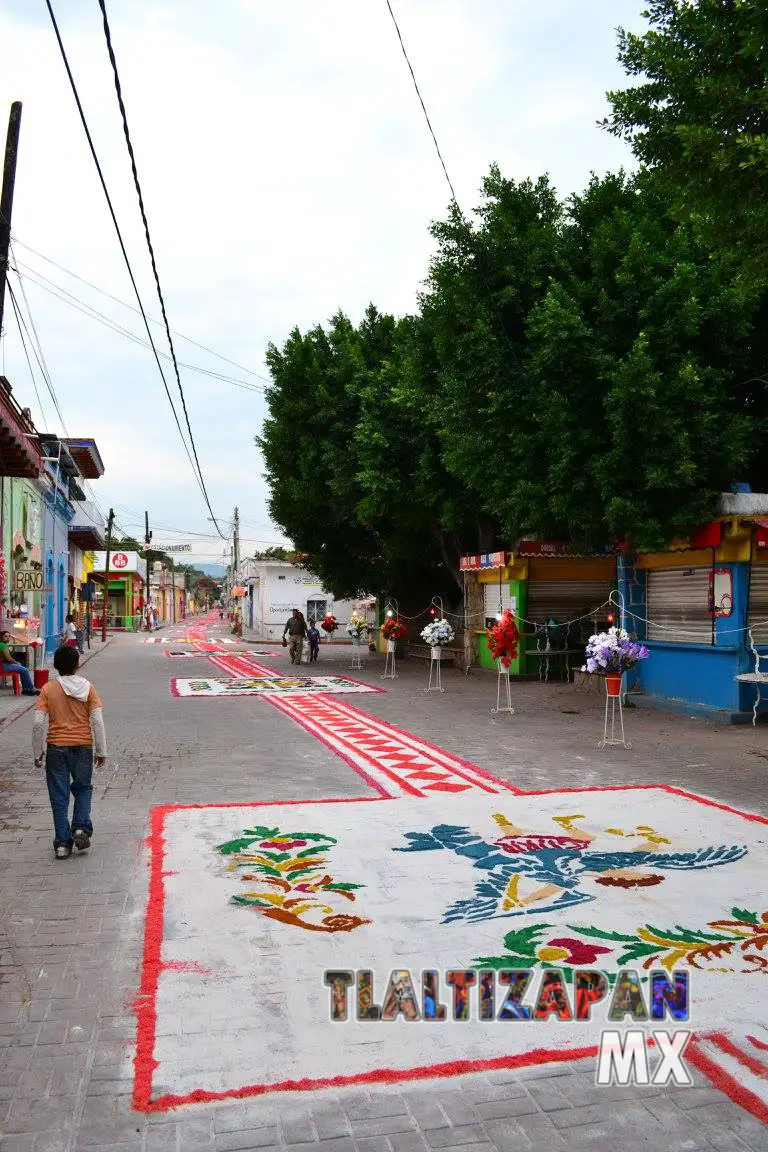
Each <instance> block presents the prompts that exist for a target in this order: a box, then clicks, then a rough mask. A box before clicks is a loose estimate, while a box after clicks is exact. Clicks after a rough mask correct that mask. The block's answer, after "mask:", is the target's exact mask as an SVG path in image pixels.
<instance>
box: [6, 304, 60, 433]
mask: <svg viewBox="0 0 768 1152" xmlns="http://www.w3.org/2000/svg"><path fill="white" fill-rule="evenodd" d="M7 287H8V292H9V294H10V297H11V300H12V301H15V296H14V293H13V289H12V288H11V285H10V284H8V285H7ZM24 303H25V304H27V312H29V304H28V303H27V300H26V297H25V300H24ZM15 307H16V310H17V316H18V317H19V318H20V319H21V324H22V327H23V328H24V331H25V332H26V334H27V339H28V340H29V346H30V348H31V349H32V354H33V356H34V357H35V360H37V366H38V368H39V369H40V375H41V376H42V377H43V380H44V382H45V386H46V388H47V389H48V394H49V395H50V397H51V400H52V401H53V406H54V408H55V410H56V413H57V415H58V417H59V420H60V421H61V427H62V431H63V432H64V435H65V436H68V435H69V433H68V432H67V426H66V424H65V422H64V417H63V416H62V414H61V408H60V407H59V401H58V399H57V396H56V390H55V389H54V387H53V381H52V379H51V377H50V374H49V373H48V370H47V366H46V367H44V366H43V365H44V364H45V356H44V355H43V350H42V348H41V347H40V342H39V340H38V341H37V344H38V347H37V348H36V347H35V342H34V341H33V339H32V337H31V336H30V334H29V329H28V328H27V324H26V321H25V319H24V317H23V316H22V314H21V309H20V308H19V307H18V303H17V302H16V303H15ZM29 321H30V324H31V325H32V328H33V331H35V337H37V331H36V330H35V328H34V323H33V321H32V315H31V313H30V316H29ZM41 412H42V408H41Z"/></svg>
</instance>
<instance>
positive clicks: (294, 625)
mask: <svg viewBox="0 0 768 1152" xmlns="http://www.w3.org/2000/svg"><path fill="white" fill-rule="evenodd" d="M306 635H307V625H306V621H305V620H304V617H303V616H302V614H301V612H299V610H298V608H294V610H293V614H292V615H291V618H290V620H289V621H288V623H287V624H286V626H285V632H284V633H283V639H285V638H286V637H287V638H288V651H289V653H290V656H291V664H301V650H302V648H303V647H304V640H305V637H306Z"/></svg>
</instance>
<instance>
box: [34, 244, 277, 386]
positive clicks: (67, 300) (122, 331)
mask: <svg viewBox="0 0 768 1152" xmlns="http://www.w3.org/2000/svg"><path fill="white" fill-rule="evenodd" d="M19 268H24V269H25V273H24V276H22V274H21V272H20V271H19ZM12 271H13V272H15V273H16V275H17V276H18V278H19V281H21V280H23V279H26V280H28V281H29V283H30V284H34V285H35V287H36V288H40V289H41V290H42V291H43V292H47V293H48V294H49V295H51V296H55V297H56V299H57V300H60V301H61V302H62V304H68V305H69V307H70V308H74V309H75V311H77V312H82V313H83V315H84V316H88V317H89V319H91V320H95V321H97V323H100V324H103V325H104V326H105V327H106V328H109V329H111V331H113V332H116V333H117V334H118V335H121V336H125V337H126V338H127V339H128V340H131V341H132V342H133V343H134V344H138V345H139V347H141V348H151V345H150V344H148V343H147V341H146V340H142V339H141V337H140V336H137V335H136V334H135V332H131V331H130V329H129V328H125V327H123V325H122V324H118V323H117V321H116V320H113V319H112V318H111V317H110V316H106V315H105V314H104V313H103V312H99V311H98V310H97V309H96V308H94V307H93V306H92V305H91V304H88V303H87V302H86V301H85V300H81V299H80V298H79V297H78V296H74V295H73V294H72V293H71V292H68V291H67V289H66V288H62V286H61V285H60V284H56V283H55V281H53V280H49V279H48V278H47V277H46V276H43V275H42V273H40V272H37V271H36V270H35V269H30V268H29V267H28V265H26V264H23V263H22V262H21V261H20V260H17V259H15V258H14V264H13V266H12ZM41 280H42V281H45V283H40V281H41ZM48 285H50V287H48ZM133 311H137V310H136V309H133ZM158 355H159V356H162V358H163V359H164V360H170V359H171V357H170V356H169V355H168V354H167V353H165V352H160V351H158ZM179 367H180V368H187V369H188V370H189V371H190V372H199V373H200V374H201V375H203V376H210V377H212V378H213V379H214V380H220V381H221V382H222V383H224V384H234V385H235V386H236V387H237V388H244V389H245V390H246V391H248V392H257V393H259V394H263V393H264V387H263V386H262V385H259V384H250V383H249V382H248V381H247V380H236V379H235V378H234V377H233V376H226V375H224V374H223V373H222V372H214V371H213V370H212V369H210V368H202V367H201V366H200V365H198V364H187V363H185V361H183V360H180V361H179Z"/></svg>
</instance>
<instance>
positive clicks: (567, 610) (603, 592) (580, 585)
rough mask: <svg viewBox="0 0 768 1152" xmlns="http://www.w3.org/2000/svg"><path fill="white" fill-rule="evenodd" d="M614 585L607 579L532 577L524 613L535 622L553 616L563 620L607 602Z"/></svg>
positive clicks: (591, 610) (544, 621)
mask: <svg viewBox="0 0 768 1152" xmlns="http://www.w3.org/2000/svg"><path fill="white" fill-rule="evenodd" d="M612 588H613V584H612V583H611V582H610V581H605V580H529V581H528V609H527V611H526V613H525V615H526V618H527V619H528V620H530V621H531V622H532V623H534V624H546V622H547V620H548V619H549V617H550V616H554V618H555V620H557V621H559V623H561V624H564V623H566V621H568V620H574V619H575V618H576V617H579V616H586V615H588V614H590V613H592V612H594V611H595V610H596V609H598V608H599V607H600V606H601V605H602V604H605V602H606V601H607V600H608V597H609V596H610V594H611V590H612Z"/></svg>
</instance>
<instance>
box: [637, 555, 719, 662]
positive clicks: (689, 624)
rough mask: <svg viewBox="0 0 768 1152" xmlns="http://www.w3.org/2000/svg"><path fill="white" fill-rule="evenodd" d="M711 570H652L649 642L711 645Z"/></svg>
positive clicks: (648, 604)
mask: <svg viewBox="0 0 768 1152" xmlns="http://www.w3.org/2000/svg"><path fill="white" fill-rule="evenodd" d="M711 573H712V569H711V568H652V569H651V570H650V571H649V572H648V577H647V580H648V582H647V585H646V597H647V598H646V605H647V612H646V615H647V616H648V631H647V636H648V639H649V640H669V641H676V642H678V643H679V642H681V641H682V642H683V643H685V642H687V643H689V644H711V643H712V642H713V637H712V631H713V627H714V623H713V618H712V612H711V610H710V606H709V605H710V577H711Z"/></svg>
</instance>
